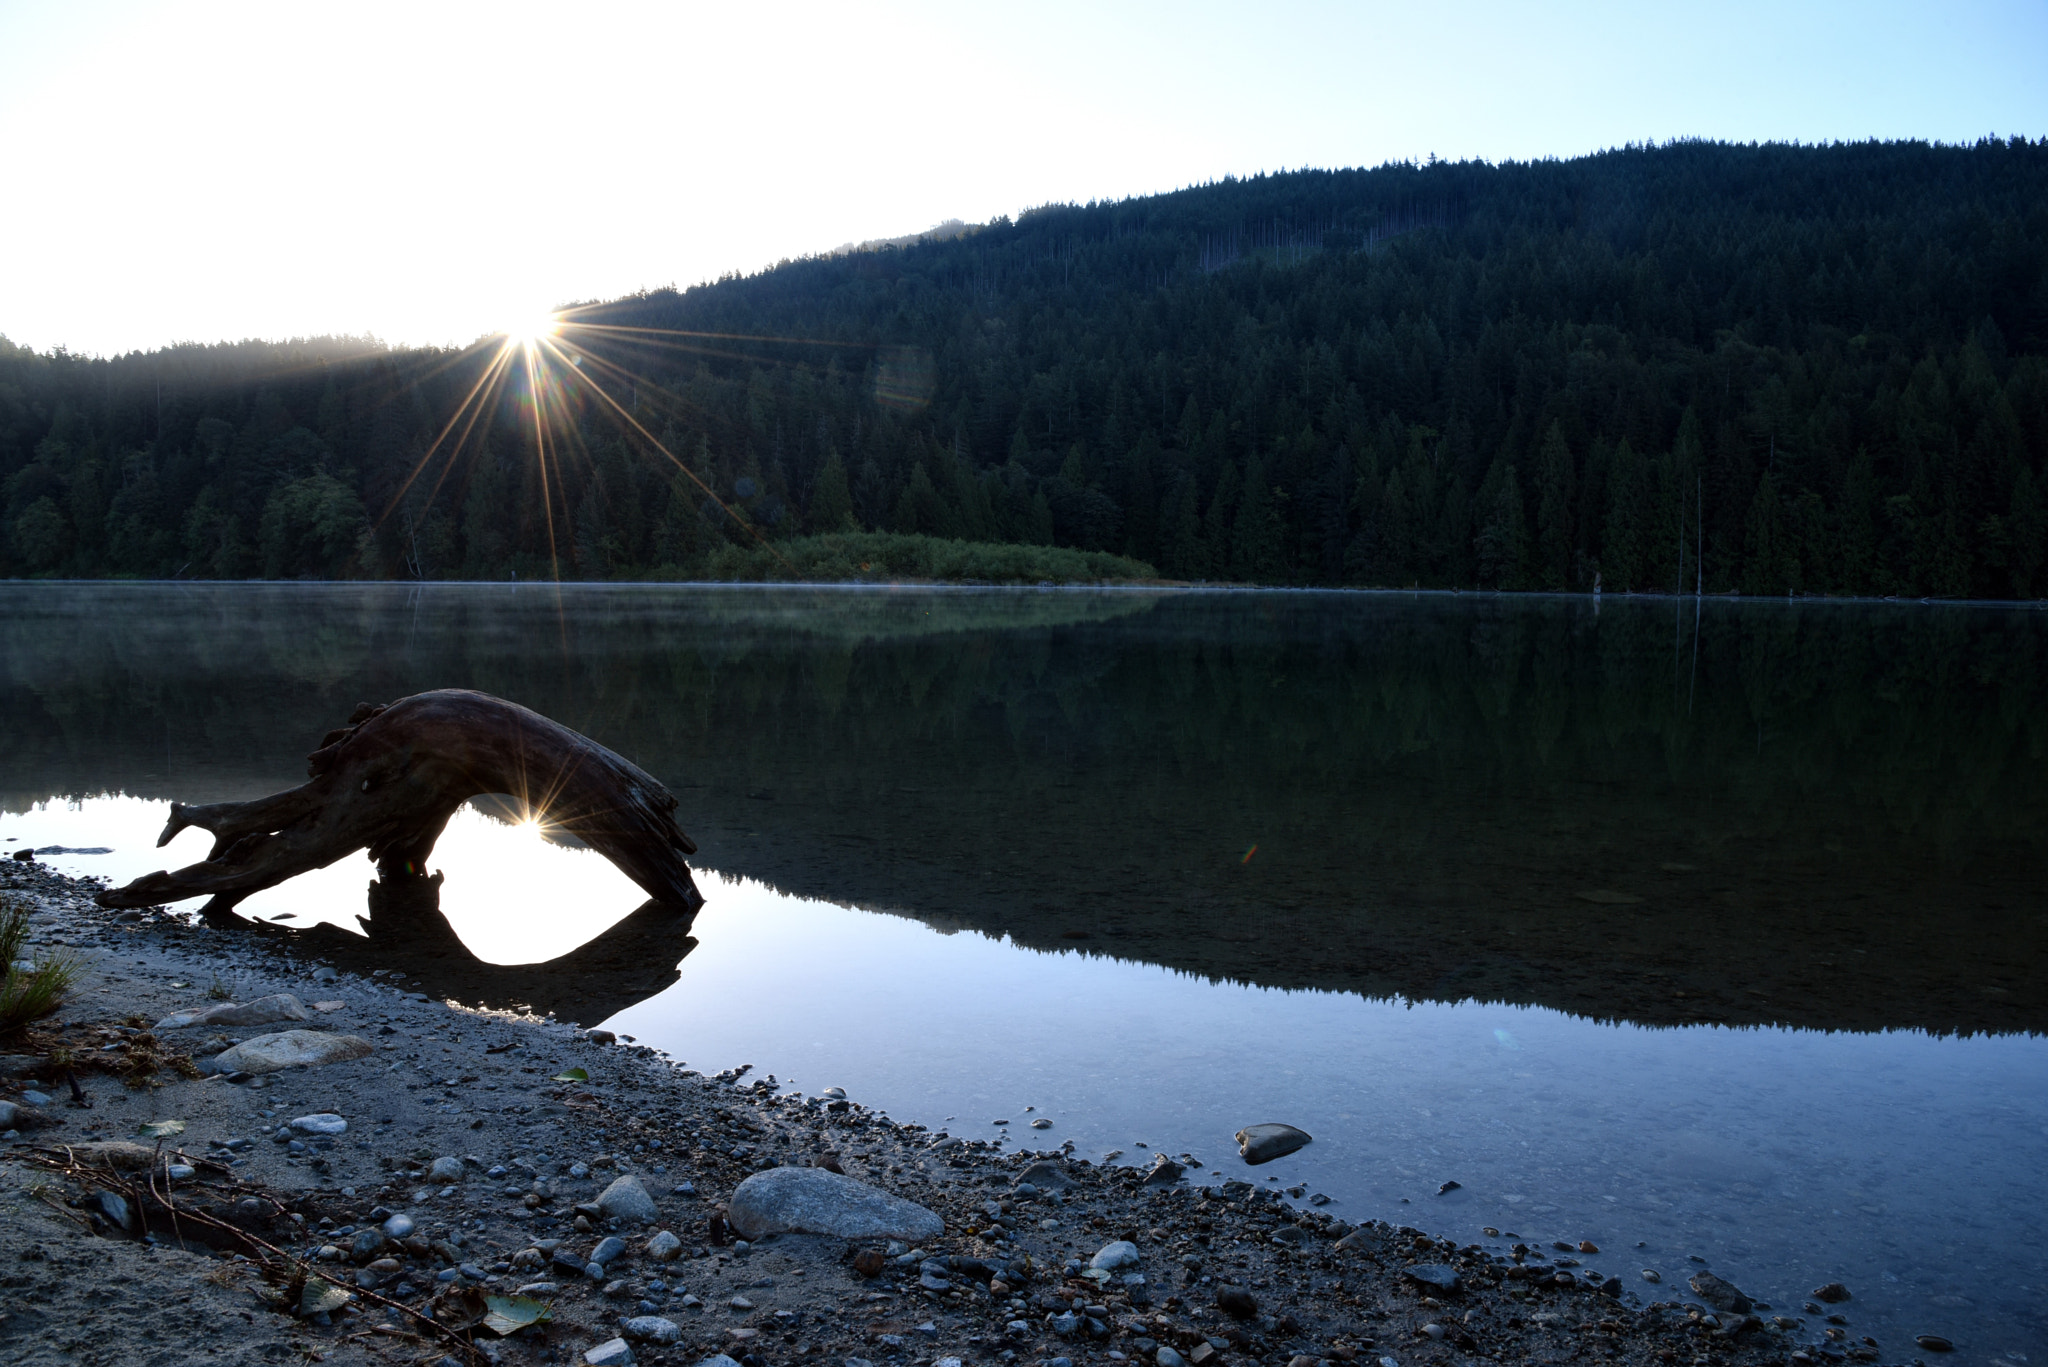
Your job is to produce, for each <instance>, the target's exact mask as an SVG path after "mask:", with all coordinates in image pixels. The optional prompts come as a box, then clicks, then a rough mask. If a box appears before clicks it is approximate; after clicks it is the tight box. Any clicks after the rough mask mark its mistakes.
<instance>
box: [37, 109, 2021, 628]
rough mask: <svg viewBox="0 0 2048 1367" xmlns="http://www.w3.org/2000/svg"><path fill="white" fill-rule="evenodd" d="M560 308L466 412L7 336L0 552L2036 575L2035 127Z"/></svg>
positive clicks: (212, 364)
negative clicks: (820, 554)
mask: <svg viewBox="0 0 2048 1367" xmlns="http://www.w3.org/2000/svg"><path fill="white" fill-rule="evenodd" d="M306 269H307V270H308V271H316V270H318V269H319V264H318V263H317V262H314V261H308V262H307V263H306ZM563 318H564V326H563V328H562V330H561V332H560V334H559V336H557V337H556V338H555V339H553V344H552V351H553V353H554V354H555V356H556V357H557V358H558V360H559V362H560V363H558V364H553V365H543V366H530V367H524V368H521V367H513V368H512V370H511V372H510V374H509V378H507V379H506V380H505V382H504V383H501V384H497V385H496V386H495V387H492V388H490V389H489V390H488V392H487V393H486V394H485V400H484V401H482V402H479V403H473V404H470V405H469V406H468V407H467V408H465V402H466V400H468V399H469V398H470V397H471V395H472V393H473V391H477V390H478V385H479V380H480V379H481V378H483V377H484V376H485V375H486V373H487V372H488V370H489V368H490V366H491V365H492V362H493V358H494V357H495V356H497V354H498V351H499V349H500V348H501V347H502V346H503V345H504V344H503V343H502V341H501V340H500V339H485V340H484V341H482V342H480V343H478V344H477V345H476V346H474V347H470V348H409V347H397V346H387V345H385V344H383V343H380V342H377V341H374V340H371V339H357V338H317V339H307V340H297V341H290V342H255V341H247V342H239V343H223V344H214V345H200V344H191V345H180V346H173V347H169V348H166V349H163V350H159V351H154V352H148V353H134V354H129V355H125V356H116V357H89V356H82V355H75V354H71V353H68V352H65V351H61V350H60V351H57V352H55V353H49V354H46V353H41V352H35V351H31V350H28V349H24V348H21V347H17V346H14V345H12V344H11V343H8V342H6V341H5V340H4V339H0V575H9V576H17V577H23V576H34V577H46V578H97V577H141V578H184V579H224V578H226V579H234V578H282V579H303V578H312V579H323V578H351V579H507V578H510V577H513V576H515V575H516V576H517V577H518V578H520V579H522V580H526V579H547V578H550V577H557V576H558V577H560V578H564V579H636V578H654V579H677V578H690V577H700V576H711V577H721V576H723V577H731V574H730V571H731V567H733V566H735V565H745V566H752V567H765V568H766V572H769V573H775V572H777V570H776V567H778V566H782V567H787V566H790V565H792V564H793V563H794V560H795V559H798V558H800V556H797V555H796V554H795V553H794V551H792V554H791V555H790V556H784V555H782V554H781V553H779V552H778V553H777V554H775V555H773V556H767V557H764V556H763V555H762V554H761V551H762V549H763V544H764V543H766V547H767V549H769V550H774V549H775V548H776V547H778V546H789V547H792V548H794V547H797V546H800V545H804V544H815V543H817V542H818V540H819V539H820V538H832V537H846V536H852V535H853V534H858V533H865V534H887V537H888V538H889V539H891V540H893V541H895V542H898V543H900V542H901V539H902V538H904V537H911V538H927V539H936V540H944V541H953V542H963V543H970V544H982V545H991V544H993V545H1000V546H1006V547H1011V548H1015V547H1041V548H1046V550H1047V553H1048V554H1050V553H1051V552H1052V551H1054V550H1057V549H1058V548H1069V549H1071V550H1074V551H1080V552H1088V553H1098V554H1097V558H1096V560H1095V561H1093V562H1091V563H1096V564H1100V565H1111V564H1118V563H1122V562H1118V561H1115V560H1114V559H1113V558H1114V557H1125V558H1127V560H1128V561H1135V562H1142V563H1140V564H1137V565H1134V566H1130V567H1129V568H1130V571H1131V572H1132V573H1133V574H1140V575H1146V574H1151V573H1154V572H1156V574H1157V575H1158V576H1160V577H1163V578H1167V579H1172V580H1190V581H1228V582H1238V583H1259V584H1276V585H1328V586H1335V585H1360V586H1382V587H1407V586H1420V587H1442V588H1450V587H1458V588H1467V589H1495V590H1537V591H1545V590H1547V591H1590V590H1593V589H1595V588H1599V589H1602V590H1604V591H1605V592H1608V593H1619V592H1673V591H1682V592H1686V593H1691V592H1694V591H1695V590H1696V589H1700V590H1704V591H1705V592H1708V593H1725V592H1737V593H1741V594H1745V595H1775V596H1784V595H1788V594H1790V595H1810V594H1822V595H1900V596H1905V595H1911V596H1916V597H1923V596H1924V597H1948V598H1989V599H2032V598H2039V597H2042V596H2044V595H2048V465H2044V460H2048V143H2043V142H2030V141H2028V140H2025V139H2015V140H2010V141H1999V140H1987V141H1983V142H1979V143H1976V144H1974V145H1969V146H1943V145H1929V144H1924V143H1861V144H1837V145H1828V146H1796V145H1730V144H1723V143H1708V142H1680V143H1672V144H1666V145H1661V146H1643V147H1629V148H1624V149H1620V150H1615V151H1610V152H1605V153H1601V154H1598V155H1593V156H1587V157H1583V158H1578V159H1574V160H1564V161H1542V162H1535V163H1504V164H1498V165H1492V164H1486V163H1478V162H1471V163H1452V162H1431V163H1428V164H1393V165H1387V166H1381V167H1378V168H1375V169H1362V170H1345V171H1296V172H1286V173H1280V174H1270V175H1263V176H1258V177H1253V178H1250V179H1241V180H1226V181H1222V182H1218V183H1212V184H1207V185H1202V186H1197V187H1193V188H1189V189H1185V190H1181V191H1178V192H1175V193H1172V194H1164V195H1158V196H1152V197H1147V198H1140V199H1130V200H1124V201H1120V202H1113V203H1097V204H1089V205H1084V206H1077V205H1054V206H1048V207H1046V208H1043V209H1038V210H1033V211H1030V212H1026V213H1024V214H1022V215H1020V216H1019V217H1018V218H1017V219H1016V220H1015V221H1010V220H1006V219H998V220H996V221H994V222H992V223H988V224H985V225H979V226H976V227H962V226H959V225H949V226H948V227H947V228H946V229H945V230H944V231H942V232H934V233H932V234H927V235H923V236H921V237H918V238H916V239H913V240H910V241H907V242H902V243H896V244H884V245H879V246H873V247H869V248H865V249H860V250H853V251H843V252H840V253H836V254H831V255H823V256H818V257H813V258H807V259H802V260H796V261H788V262H784V263H781V264H779V265H777V266H775V267H773V268H770V269H766V270H763V271H761V272H759V273H757V274H752V275H746V276H733V277H729V278H726V279H723V280H719V281H717V282H714V283H710V284H705V285H700V286H696V287H692V288H689V289H685V290H680V291H677V290H673V289H659V290H650V291H646V292H643V293H640V294H636V295H632V296H629V297H625V298H620V299H614V300H606V301H593V302H589V303H584V304H579V305H575V306H573V307H571V308H569V309H567V310H566V311H565V313H564V315H563ZM464 414H467V416H464V417H462V420H461V421H460V422H458V421H456V419H457V417H458V415H464ZM855 544H857V543H855ZM1101 553H1106V554H1101ZM736 557H737V558H736ZM1013 560H1014V557H1013ZM951 563H955V564H961V565H968V566H971V565H972V564H973V557H972V556H971V555H970V556H967V557H965V558H959V557H956V558H955V559H954V560H953V561H952V562H951ZM966 573H968V575H969V576H970V577H971V573H972V572H971V569H970V570H968V571H967V572H966Z"/></svg>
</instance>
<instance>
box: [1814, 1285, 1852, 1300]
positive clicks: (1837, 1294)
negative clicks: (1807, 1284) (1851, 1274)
mask: <svg viewBox="0 0 2048 1367" xmlns="http://www.w3.org/2000/svg"><path fill="white" fill-rule="evenodd" d="M1813 1298H1814V1299H1815V1300H1817V1301H1826V1302H1827V1303H1828V1304H1829V1305H1840V1304H1841V1303H1842V1302H1843V1301H1845V1300H1848V1299H1849V1288H1848V1287H1846V1286H1844V1285H1842V1284H1841V1283H1840V1282H1829V1283H1828V1284H1827V1285H1826V1286H1816V1287H1815V1288H1813Z"/></svg>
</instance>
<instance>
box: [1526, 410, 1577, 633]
mask: <svg viewBox="0 0 2048 1367" xmlns="http://www.w3.org/2000/svg"><path fill="white" fill-rule="evenodd" d="M1536 462H1537V503H1536V542H1537V545H1536V554H1537V564H1538V566H1539V571H1538V573H1539V575H1540V582H1541V583H1542V586H1543V587H1544V588H1546V589H1550V590H1552V591H1553V592H1555V591H1558V590H1562V589H1568V588H1571V587H1573V582H1574V578H1575V576H1574V575H1573V573H1572V553H1573V551H1574V550H1575V549H1576V548H1577V542H1576V540H1575V538H1574V536H1573V528H1572V506H1573V502H1574V490H1575V481H1574V479H1573V470H1572V448H1571V446H1570V445H1569V444H1568V443H1567V442H1566V441H1565V439H1564V426H1563V424H1561V423H1552V424H1551V425H1550V432H1549V433H1548V435H1546V436H1545V437H1544V438H1543V449H1542V450H1541V451H1540V452H1538V453H1537V457H1536Z"/></svg>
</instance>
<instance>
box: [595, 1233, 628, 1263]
mask: <svg viewBox="0 0 2048 1367" xmlns="http://www.w3.org/2000/svg"><path fill="white" fill-rule="evenodd" d="M625 1251H626V1241H625V1240H624V1239H621V1238H620V1237H619V1236H618V1235H616V1234H610V1235H607V1236H605V1237H604V1238H603V1239H601V1240H599V1241H598V1245H597V1247H596V1248H593V1249H591V1250H590V1261H592V1262H594V1263H597V1264H599V1265H600V1266H602V1265H604V1264H606V1263H609V1262H611V1261H612V1260H613V1259H614V1258H616V1257H618V1256H619V1255H620V1254H621V1253H624V1252H625Z"/></svg>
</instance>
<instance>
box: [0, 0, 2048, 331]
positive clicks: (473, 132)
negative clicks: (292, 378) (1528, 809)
mask: <svg viewBox="0 0 2048 1367" xmlns="http://www.w3.org/2000/svg"><path fill="white" fill-rule="evenodd" d="M1988 134H1999V135H2005V136H2009V135H2013V134H2021V135H2026V136H2029V137H2041V136H2043V135H2048V3H2044V0H1943V2H1942V3H1939V4H1935V3H1895V2H1894V0H1858V2H1857V3H1801V0H1776V2H1775V3H1752V2H1751V0H1720V2H1719V3H1711V4H1683V3H1656V2H1655V0H1647V2H1646V0H1630V2H1629V3H1605V2H1604V0H1603V2H1600V3H1590V2H1589V3H1573V2H1572V0H1552V3H1547V4H1536V3H1516V2H1513V0H1445V2H1444V3H1436V4H1427V3H1420V2H1419V0H1403V2H1401V3H1379V2H1378V0H1358V2H1357V3H1349V4H1338V3H1307V2H1304V3H1278V2H1276V0H1266V3H1262V4H1258V5H1249V4H1244V3H1242V0H1235V2H1233V3H1229V4H1214V5H1211V4H1205V3H1198V2H1197V0H1179V2H1178V3H1172V4H1152V3H1129V4H1117V3H1113V2H1112V0H1092V2H1089V3H1068V2H1067V0H1033V3H1030V4H1024V5H995V4H983V5H962V4H959V3H958V2H957V0H954V3H927V2H926V0H887V2H882V3H861V2H860V0H850V2H842V3H837V4H821V5H811V4H807V3H799V2H797V0H779V2H778V3H751V4H742V3H734V2H733V0H728V2H727V3H724V4H716V5H704V4H694V3H687V2H685V0H670V2H669V3H646V4H642V3H627V2H625V0H621V2H620V3H593V2H592V0H583V2H582V3H577V4H562V3H554V4H548V5H528V4H522V3H516V2H514V0H494V3H490V4H476V5H471V4H434V3H428V2H427V0H406V2H405V3H397V4H386V3H381V0H350V2H349V3H346V4H339V3H324V2H323V0H299V2H298V3H293V4H283V5H281V4H277V3H275V0H269V2H268V3H260V4H257V3H235V2H233V0H222V2H220V3H205V4H196V3H195V4H173V3H162V2H161V0H129V2H128V3H111V2H110V3H96V2H95V0H51V2H49V3H27V2H25V0H0V136H4V146H5V147H6V149H7V155H6V161H5V166H6V171H5V175H6V179H7V182H8V184H9V187H10V193H9V195H8V196H7V197H6V200H5V201H4V206H0V334H4V335H6V336H7V337H9V338H11V339H12V340H13V341H15V342H16V343H18V344H22V345H26V346H32V347H35V348H37V349H38V350H49V349H52V348H55V347H57V346H65V347H68V348H69V349H71V350H72V351H74V352H84V353H89V354H100V355H111V354H118V353H121V352H125V351H129V350H134V349H149V348H153V347H157V346H163V345H167V344H170V343H173V342H179V341H219V340H231V339H240V338H244V337H266V338H286V337H293V336H308V335H316V334H330V333H342V334H351V335H363V334H369V335H374V336H376V337H380V338H383V339H385V340H386V341H390V342H393V343H403V344H413V343H435V344H439V343H467V342H470V341H473V340H475V339H476V338H477V337H479V336H482V335H484V334H487V333H491V332H495V331H498V330H501V329H508V328H518V327H522V326H528V325H531V324H532V323H533V322H534V321H535V320H537V319H539V318H542V317H544V316H545V314H546V311H547V310H548V309H550V308H552V307H554V306H556V305H558V304H562V303H566V302H570V301H574V300H583V299H592V298H608V297H613V296H616V295H619V294H623V293H626V292H629V291H632V290H636V289H642V288H654V287H659V286H663V285H670V284H674V285H678V286H688V285H691V284H694V283H697V282H700V281H704V280H709V279H716V278H717V277H719V276H721V275H725V274H729V273H733V272H751V271H756V270H760V269H762V268H764V267H767V266H770V265H772V264H773V263H774V262H776V261H778V260H783V259H788V258H791V257H797V256H804V255H809V254H812V253H816V252H819V251H824V250H829V249H831V248H832V247H834V246H837V245H839V244H841V243H845V242H850V241H864V240H868V239H872V238H878V237H891V236H896V235H900V234H903V233H908V232H915V231H919V230H921V229H924V228H926V227H929V226H931V225H933V224H935V223H939V222H941V221H943V220H946V219H949V218H960V219H965V220H967V221H969V222H983V221H986V220H988V219H990V218H992V217H995V216H996V215H1000V214H1012V215H1014V214H1016V213H1017V212H1018V211H1019V210H1022V209H1025V208H1029V207H1032V206H1035V205H1039V204H1045V203H1050V202H1085V201H1088V200H1095V199H1121V198H1125V197H1128V196H1132V195H1142V194H1149V193H1154V192H1158V191H1165V190H1172V189H1177V188H1179V187H1182V186H1185V185H1190V184H1199V183H1202V182H1205V181H1209V180H1214V179H1219V178H1221V177H1223V176H1226V175H1247V174H1254V173H1257V172H1260V171H1277V170H1285V169H1293V168H1298V167H1304V166H1315V167H1336V166H1360V165H1377V164H1380V163H1382V162H1385V161H1390V160H1405V159H1423V158H1427V157H1429V156H1431V155H1436V156H1439V157H1444V158H1449V159H1462V158H1480V159H1484V160H1488V161H1501V160H1509V159H1515V160H1522V159H1529V158H1539V157H1570V156H1576V155H1580V154H1583V153H1587V152H1591V151H1596V150H1599V149H1602V148H1607V147H1614V146H1619V145H1621V144H1624V143H1630V142H1644V141H1652V142H1661V141H1664V140H1667V139H1670V138H1676V137H1708V138H1724V139H1730V140H1738V141H1751V140H1780V141H1793V140H1796V141H1801V142H1821V141H1830V140H1837V139H1840V140H1852V139H1862V138H1927V139H1934V140H1939V141H1945V142H1960V141H1970V140H1974V139H1976V138H1978V137H1982V136H1985V135H1988Z"/></svg>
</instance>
